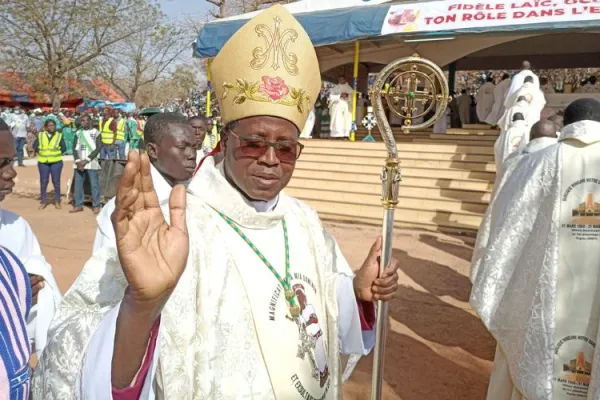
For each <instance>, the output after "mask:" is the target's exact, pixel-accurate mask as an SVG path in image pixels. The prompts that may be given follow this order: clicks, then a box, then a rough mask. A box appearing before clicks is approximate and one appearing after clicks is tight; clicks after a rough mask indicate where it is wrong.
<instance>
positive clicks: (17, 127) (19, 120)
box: [6, 112, 29, 138]
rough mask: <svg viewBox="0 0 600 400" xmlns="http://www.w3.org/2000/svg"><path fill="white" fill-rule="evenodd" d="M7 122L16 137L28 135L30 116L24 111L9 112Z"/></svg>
mask: <svg viewBox="0 0 600 400" xmlns="http://www.w3.org/2000/svg"><path fill="white" fill-rule="evenodd" d="M6 123H7V124H8V126H9V128H10V130H11V132H12V134H13V136H14V137H15V138H25V137H27V125H28V124H29V117H28V116H27V114H25V113H24V112H21V113H19V114H16V113H12V114H9V115H8V119H7V121H6Z"/></svg>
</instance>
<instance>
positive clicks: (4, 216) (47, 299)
mask: <svg viewBox="0 0 600 400" xmlns="http://www.w3.org/2000/svg"><path fill="white" fill-rule="evenodd" d="M0 246H3V247H6V248H7V249H8V250H10V251H12V252H13V253H14V254H15V255H16V256H17V258H18V259H19V260H20V261H21V262H22V263H23V265H24V266H25V269H26V270H27V273H29V274H35V275H40V276H41V277H43V278H44V288H43V289H42V290H40V291H39V293H38V301H37V304H35V305H33V306H32V307H31V311H30V312H29V318H27V334H28V336H29V341H30V342H31V343H32V345H33V348H32V350H34V351H36V352H37V353H38V354H39V353H41V352H42V350H44V347H45V346H46V340H47V336H48V328H49V327H50V322H51V321H52V317H53V316H54V313H55V312H56V310H58V307H59V305H60V301H61V295H60V290H59V289H58V285H57V284H56V281H55V280H54V276H52V267H51V266H50V264H48V262H47V261H46V259H45V258H44V256H43V255H42V250H41V248H40V244H39V243H38V241H37V238H36V237H35V235H34V234H33V231H32V230H31V227H30V226H29V224H28V223H27V221H25V219H23V218H22V217H21V216H19V215H17V214H15V213H13V212H10V211H8V210H5V209H3V208H1V207H0Z"/></svg>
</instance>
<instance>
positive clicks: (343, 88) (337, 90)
mask: <svg viewBox="0 0 600 400" xmlns="http://www.w3.org/2000/svg"><path fill="white" fill-rule="evenodd" d="M343 93H346V94H347V95H348V97H347V98H346V100H345V101H346V103H348V108H350V107H352V94H353V93H354V89H352V86H350V85H349V84H348V83H344V84H339V83H338V84H337V85H335V86H334V87H332V88H331V90H330V91H329V95H330V96H341V95H342V94H343ZM330 99H331V97H330ZM329 108H331V106H330V107H329Z"/></svg>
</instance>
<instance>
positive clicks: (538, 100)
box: [504, 75, 546, 126]
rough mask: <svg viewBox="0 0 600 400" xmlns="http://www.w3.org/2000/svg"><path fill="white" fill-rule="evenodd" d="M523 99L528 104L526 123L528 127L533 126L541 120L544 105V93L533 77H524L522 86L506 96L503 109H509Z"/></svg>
mask: <svg viewBox="0 0 600 400" xmlns="http://www.w3.org/2000/svg"><path fill="white" fill-rule="evenodd" d="M522 97H524V98H525V99H526V100H527V102H528V103H529V112H528V113H527V122H528V123H529V126H533V125H534V124H535V123H536V122H538V121H539V120H540V118H541V114H542V110H543V109H544V106H545V105H546V98H545V96H544V92H542V90H541V89H540V87H539V84H537V83H536V81H535V79H534V76H533V75H528V76H525V78H524V80H523V85H522V86H521V87H520V88H519V89H518V90H517V91H516V92H514V93H513V94H511V95H510V96H508V97H507V98H506V101H505V104H504V105H505V107H506V108H507V109H509V108H510V107H511V106H512V105H514V104H515V103H516V101H518V99H520V98H522Z"/></svg>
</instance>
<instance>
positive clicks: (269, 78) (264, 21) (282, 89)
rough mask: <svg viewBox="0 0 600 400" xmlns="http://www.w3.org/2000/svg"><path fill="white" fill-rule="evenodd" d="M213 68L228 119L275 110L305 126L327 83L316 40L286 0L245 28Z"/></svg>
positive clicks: (217, 58)
mask: <svg viewBox="0 0 600 400" xmlns="http://www.w3.org/2000/svg"><path fill="white" fill-rule="evenodd" d="M211 72H212V80H213V84H214V87H215V92H216V94H217V100H218V102H219V106H220V108H221V117H222V119H223V121H224V122H225V123H227V122H231V121H236V120H238V119H242V118H247V117H252V116H257V115H270V116H275V117H281V118H285V119H287V120H289V121H290V122H292V123H293V124H294V125H296V126H297V127H298V129H299V130H300V131H302V129H303V128H304V124H305V123H306V120H307V118H308V115H309V113H310V111H311V109H312V107H313V105H314V103H315V100H316V98H317V96H318V94H319V91H320V89H321V73H320V71H319V63H318V60H317V54H316V53H315V49H314V46H313V44H312V42H311V41H310V38H309V37H308V34H307V33H306V31H305V30H304V28H302V26H301V25H300V23H299V22H298V21H297V20H296V19H295V18H294V17H293V16H292V14H290V12H289V11H287V10H286V9H285V7H283V6H280V5H276V6H273V7H270V8H268V9H267V10H264V11H263V12H261V13H260V14H258V15H257V16H256V17H254V18H252V19H251V20H250V21H248V22H247V23H246V24H245V25H244V26H243V27H242V28H240V30H238V31H237V32H236V33H235V34H234V35H233V36H232V37H231V38H230V39H229V40H228V41H227V43H225V45H224V46H223V48H222V49H221V51H219V54H217V56H216V57H215V59H214V62H213V63H212V67H211Z"/></svg>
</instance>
